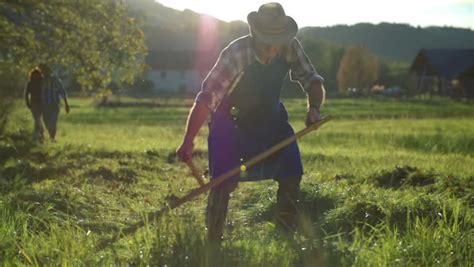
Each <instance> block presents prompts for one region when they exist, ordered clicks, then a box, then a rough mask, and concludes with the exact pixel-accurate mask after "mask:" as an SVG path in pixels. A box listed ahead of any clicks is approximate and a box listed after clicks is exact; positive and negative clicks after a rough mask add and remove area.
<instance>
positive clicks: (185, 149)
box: [176, 141, 194, 162]
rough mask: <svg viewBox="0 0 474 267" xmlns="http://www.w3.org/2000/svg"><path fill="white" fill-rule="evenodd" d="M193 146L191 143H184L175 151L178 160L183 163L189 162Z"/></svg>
mask: <svg viewBox="0 0 474 267" xmlns="http://www.w3.org/2000/svg"><path fill="white" fill-rule="evenodd" d="M193 150H194V144H193V142H186V141H184V142H183V143H182V144H181V145H180V146H179V147H178V149H176V154H177V155H178V158H179V159H180V160H182V161H184V162H190V161H191V159H192V157H193Z"/></svg>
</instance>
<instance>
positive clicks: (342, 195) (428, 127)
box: [0, 98, 474, 266]
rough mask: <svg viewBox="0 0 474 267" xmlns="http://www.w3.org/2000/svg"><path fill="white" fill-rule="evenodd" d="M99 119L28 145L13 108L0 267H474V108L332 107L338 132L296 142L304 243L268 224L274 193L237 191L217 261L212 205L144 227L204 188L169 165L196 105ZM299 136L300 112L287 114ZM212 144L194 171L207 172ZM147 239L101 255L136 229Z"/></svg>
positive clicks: (87, 116) (148, 104)
mask: <svg viewBox="0 0 474 267" xmlns="http://www.w3.org/2000/svg"><path fill="white" fill-rule="evenodd" d="M130 101H135V100H131V99H125V100H123V99H122V103H129V104H128V105H122V106H120V107H107V108H96V107H95V106H94V105H93V101H92V100H91V99H71V101H70V102H71V113H70V114H69V115H66V114H65V113H64V112H62V113H61V116H60V123H59V134H58V142H57V143H50V142H47V143H46V144H43V145H37V144H34V143H33V142H31V138H30V137H31V130H32V120H31V118H30V117H31V116H30V114H29V113H28V110H26V108H24V107H23V106H21V105H20V103H18V107H17V109H16V111H15V113H14V114H13V117H12V119H11V120H10V122H9V125H8V130H7V133H6V134H5V135H4V136H1V138H0V167H1V169H0V265H2V266H16V265H74V266H75V265H86V266H89V265H110V264H113V265H116V264H120V265H127V264H130V265H152V266H206V265H209V266H352V265H355V266H433V265H440V266H446V265H448V266H449V265H454V266H473V265H474V217H473V208H474V158H473V156H474V106H473V103H472V102H468V103H461V102H454V101H451V100H448V99H441V98H440V99H438V98H434V99H429V100H402V101H399V100H390V99H379V100H375V99H358V100H348V99H334V100H333V99H329V100H327V103H326V105H325V108H324V113H325V114H330V115H332V116H333V117H334V120H333V121H331V122H329V123H328V124H326V125H324V126H323V127H322V128H321V129H320V130H318V131H317V132H315V133H311V134H310V135H308V136H306V137H304V138H303V139H302V140H301V141H300V142H299V145H300V149H301V151H302V156H303V161H304V166H305V175H304V177H303V182H302V192H301V201H300V208H301V209H300V210H301V212H300V216H299V218H300V220H299V230H298V233H297V234H296V235H295V237H294V238H290V239H289V238H285V237H283V236H281V235H280V233H279V232H278V230H277V229H275V225H274V224H273V221H272V212H273V209H274V205H275V197H276V190H277V186H276V184H275V183H274V182H272V181H262V182H253V183H242V184H240V185H239V188H238V189H237V190H236V191H235V192H234V193H233V195H232V199H231V206H230V212H229V215H228V223H227V226H226V231H225V236H226V239H225V240H224V242H223V244H222V247H221V248H220V249H219V250H218V251H217V252H216V251H214V253H209V247H208V246H207V244H206V240H205V234H206V229H205V225H204V209H205V206H206V197H205V196H201V197H199V198H198V199H197V200H196V201H194V202H190V203H187V204H185V205H184V206H183V207H181V208H179V209H176V210H174V211H172V212H170V213H168V214H167V215H166V216H163V217H160V218H158V219H157V220H155V221H149V220H147V217H146V214H147V213H149V212H152V211H154V210H157V209H159V208H161V207H162V206H163V205H164V204H165V203H166V198H167V196H170V195H171V194H174V195H176V196H182V195H184V194H185V193H186V192H188V191H189V190H191V189H193V188H195V187H196V186H197V183H196V182H195V181H194V179H193V178H192V176H191V175H190V172H189V170H188V169H187V167H186V166H185V165H184V164H182V163H180V162H178V161H177V159H176V156H175V154H174V150H175V148H176V147H177V146H178V145H179V143H180V141H181V138H182V134H183V130H184V126H185V120H186V116H187V112H188V109H189V106H190V104H191V100H186V99H155V100H140V101H141V105H133V104H134V103H131V102H130ZM285 103H286V105H287V109H288V111H289V114H290V121H291V122H292V125H293V127H294V128H295V130H299V129H302V128H303V126H304V125H303V122H304V115H305V113H304V111H305V104H304V101H303V100H297V99H291V100H286V101H285ZM206 136H207V129H203V130H202V131H201V133H200V135H199V137H198V139H197V140H196V141H197V143H196V144H197V149H196V155H195V162H196V163H197V165H199V166H201V167H202V168H203V169H204V168H205V166H206V157H207V149H206ZM139 220H145V221H146V223H145V226H144V227H143V228H141V229H140V230H139V231H137V232H136V233H135V234H133V235H126V236H123V238H121V239H120V240H119V241H118V242H116V243H113V244H110V245H109V246H107V247H106V248H105V249H103V250H98V249H97V248H96V245H97V244H98V243H99V242H100V241H101V240H103V239H106V238H110V237H111V236H112V235H114V234H117V233H119V232H120V229H122V228H123V227H125V226H127V225H130V224H132V223H133V222H136V221H139Z"/></svg>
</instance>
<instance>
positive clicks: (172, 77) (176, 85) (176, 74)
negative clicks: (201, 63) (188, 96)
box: [147, 70, 203, 92]
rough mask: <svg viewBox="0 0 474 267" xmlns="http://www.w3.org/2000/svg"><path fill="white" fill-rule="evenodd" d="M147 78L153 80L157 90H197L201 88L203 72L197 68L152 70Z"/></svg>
mask: <svg viewBox="0 0 474 267" xmlns="http://www.w3.org/2000/svg"><path fill="white" fill-rule="evenodd" d="M147 78H148V80H150V81H152V82H153V86H154V90H155V91H173V92H180V91H186V92H197V91H199V90H200V89H201V83H202V79H203V74H202V73H201V72H199V71H197V70H184V71H178V70H166V71H161V70H150V71H148V73H147Z"/></svg>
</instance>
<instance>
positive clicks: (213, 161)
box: [177, 3, 325, 242]
mask: <svg viewBox="0 0 474 267" xmlns="http://www.w3.org/2000/svg"><path fill="white" fill-rule="evenodd" d="M247 20H248V24H249V28H250V34H249V35H246V36H243V37H241V38H238V39H236V40H234V41H232V42H231V43H230V44H229V45H228V46H227V47H225V48H224V49H223V50H222V52H221V53H220V55H219V58H218V60H217V62H216V64H215V65H214V67H213V68H212V69H211V71H210V72H209V74H208V75H207V77H206V78H205V80H204V81H203V83H202V88H201V91H200V92H199V93H198V95H197V97H196V99H195V103H194V105H193V107H192V108H191V110H190V113H189V117H188V121H187V125H186V131H185V135H184V138H183V142H182V144H181V145H180V146H179V147H178V149H177V154H178V157H179V158H180V159H181V160H183V161H185V162H187V161H190V160H191V158H192V152H193V147H194V144H193V140H194V138H195V137H196V135H197V133H198V132H199V129H200V128H201V127H202V125H203V124H204V122H205V121H206V120H207V118H208V117H209V115H212V116H211V122H210V126H209V138H208V150H209V171H210V175H211V179H214V178H217V177H219V176H220V175H222V174H224V173H226V172H227V171H229V170H231V169H233V168H235V167H238V166H240V165H241V164H242V163H243V162H245V161H247V160H248V159H250V158H252V157H253V156H255V155H257V154H259V153H261V152H263V151H265V150H266V149H268V148H270V147H272V146H273V145H275V144H277V143H278V142H280V141H281V140H283V139H285V138H287V137H289V136H292V135H293V134H294V131H293V129H292V127H291V126H290V125H289V123H288V115H287V113H286V110H285V107H284V106H283V104H282V103H281V102H280V93H281V89H282V85H283V81H284V79H285V77H286V76H287V74H288V72H289V73H290V79H291V80H292V81H297V82H299V84H300V85H301V87H302V88H303V89H304V91H305V92H306V94H307V99H308V105H307V108H308V109H307V115H306V124H307V125H309V124H312V123H316V122H317V121H318V120H319V119H320V108H321V105H322V103H323V101H324V96H325V92H324V88H323V86H322V82H323V78H322V77H321V76H320V75H319V74H318V73H317V72H316V70H315V69H314V67H313V65H312V63H311V62H310V60H309V59H308V57H307V56H306V54H305V53H304V51H303V48H302V46H301V44H300V43H299V41H298V40H297V39H296V38H295V36H296V33H297V31H298V26H297V24H296V22H295V21H294V20H293V19H292V18H291V17H289V16H287V15H286V14H285V11H284V10H283V7H282V6H281V5H280V4H279V3H268V4H264V5H262V6H260V8H259V10H258V11H257V12H251V13H250V14H249V15H248V17H247ZM302 174H303V166H302V163H301V157H300V152H299V149H298V145H297V144H296V142H295V143H293V144H291V145H290V146H288V147H286V148H284V149H282V150H280V151H279V152H277V153H276V155H273V156H271V157H269V158H268V159H266V160H264V161H263V162H262V163H260V164H258V165H256V166H254V167H252V168H249V169H247V170H245V169H244V170H243V172H242V173H241V174H240V175H239V176H237V177H232V178H231V179H229V180H227V181H225V182H223V183H222V184H221V185H219V186H217V187H215V188H213V189H211V192H210V193H209V197H208V206H207V212H206V224H207V228H208V239H209V240H210V241H217V242H219V241H220V240H221V239H222V236H223V228H224V224H225V217H226V214H227V207H228V203H229V198H230V197H229V196H230V193H231V192H232V191H233V190H235V188H236V187H237V184H238V182H239V181H252V180H261V179H274V180H276V181H277V182H278V192H277V205H276V206H277V211H276V213H277V214H276V222H277V225H278V226H279V227H280V228H281V229H283V230H285V231H286V232H289V233H293V232H294V230H295V221H296V211H297V210H296V203H297V200H298V192H299V186H300V181H301V177H302Z"/></svg>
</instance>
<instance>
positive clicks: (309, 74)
mask: <svg viewBox="0 0 474 267" xmlns="http://www.w3.org/2000/svg"><path fill="white" fill-rule="evenodd" d="M280 55H281V57H282V58H283V59H284V60H285V61H286V62H287V64H288V66H289V67H290V79H291V80H292V81H297V82H299V84H300V85H301V87H302V88H303V90H305V91H308V90H309V89H310V88H311V84H312V82H314V81H316V80H319V81H324V79H323V77H321V75H319V74H318V73H317V72H316V70H315V69H314V67H313V64H312V63H311V61H310V60H309V58H308V57H307V56H306V54H305V52H304V50H303V47H302V46H301V44H300V42H299V41H298V40H297V39H296V38H295V39H293V40H292V41H291V43H290V44H289V45H287V46H285V47H283V49H282V52H281V54H280ZM255 61H258V56H257V54H256V51H255V48H254V46H253V42H252V36H251V35H246V36H243V37H241V38H238V39H236V40H234V41H233V42H231V43H230V44H229V45H228V46H227V47H226V48H224V49H223V50H222V51H221V53H220V55H219V58H218V59H217V62H216V63H215V65H214V67H213V68H212V69H211V71H210V72H209V74H208V75H207V76H206V78H205V79H204V81H203V83H202V87H201V91H200V92H199V93H198V95H197V96H196V102H201V103H203V104H205V105H206V106H207V107H208V108H209V109H211V110H215V109H216V108H217V106H218V105H219V103H220V102H221V100H222V99H223V98H224V97H225V96H226V95H227V94H228V93H229V91H232V90H233V88H234V87H235V86H236V85H237V83H238V82H239V80H240V78H241V77H242V75H243V73H244V71H245V69H246V67H247V66H249V65H251V64H252V63H254V62H255Z"/></svg>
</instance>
